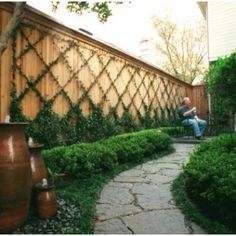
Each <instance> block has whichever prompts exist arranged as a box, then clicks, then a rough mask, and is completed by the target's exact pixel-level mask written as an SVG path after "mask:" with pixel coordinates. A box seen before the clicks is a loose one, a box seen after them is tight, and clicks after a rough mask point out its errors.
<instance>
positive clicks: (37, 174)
mask: <svg viewBox="0 0 236 236" xmlns="http://www.w3.org/2000/svg"><path fill="white" fill-rule="evenodd" d="M43 146H44V145H43V144H37V143H34V144H30V145H29V155H30V164H31V172H32V186H33V188H34V187H35V186H36V184H37V183H40V182H42V179H44V178H46V179H47V177H48V176H47V170H46V166H45V163H44V159H43V157H42V155H41V151H42V148H43Z"/></svg>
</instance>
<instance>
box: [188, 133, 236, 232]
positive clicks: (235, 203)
mask: <svg viewBox="0 0 236 236" xmlns="http://www.w3.org/2000/svg"><path fill="white" fill-rule="evenodd" d="M235 146H236V142H235V140H234V139H232V136H231V135H229V134H225V135H221V136H219V137H217V138H214V139H212V140H210V141H207V142H204V143H202V144H201V145H199V146H197V148H196V149H195V151H194V153H193V154H192V155H191V158H190V162H189V163H188V164H187V165H186V166H185V167H184V175H185V177H186V185H185V188H186V191H187V193H188V195H189V196H190V197H191V198H192V199H193V200H194V201H195V202H196V203H197V204H198V205H199V206H200V207H201V208H202V209H203V210H204V211H205V212H207V214H209V215H210V216H212V217H215V218H217V219H219V220H220V221H221V222H223V223H224V224H227V225H229V226H230V227H234V230H236V226H235V225H234V226H233V222H235V221H236V188H235V186H236V148H235Z"/></svg>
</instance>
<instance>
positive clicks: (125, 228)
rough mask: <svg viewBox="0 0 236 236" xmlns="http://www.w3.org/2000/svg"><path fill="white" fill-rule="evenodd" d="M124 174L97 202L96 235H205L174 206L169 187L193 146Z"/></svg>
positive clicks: (178, 145)
mask: <svg viewBox="0 0 236 236" xmlns="http://www.w3.org/2000/svg"><path fill="white" fill-rule="evenodd" d="M174 146H175V148H176V152H175V153H173V154H170V155H167V156H165V157H163V158H161V159H159V160H154V161H149V162H147V163H145V164H142V165H140V166H137V167H135V168H134V169H131V170H128V171H125V172H123V173H121V174H120V175H118V176H117V177H116V178H115V179H113V180H112V181H110V182H109V183H108V184H107V185H106V186H105V187H104V189H103V191H102V193H101V196H100V199H99V200H98V201H97V223H96V225H95V232H94V233H95V234H204V233H205V232H204V231H203V230H202V229H201V228H200V227H198V226H197V225H196V224H194V223H191V222H189V221H188V220H187V219H185V217H184V215H183V214H182V213H181V211H180V210H179V209H178V208H177V207H176V206H175V204H174V202H173V199H172V195H171V192H170V187H171V183H172V181H173V180H174V179H175V178H176V176H177V175H178V173H179V172H180V171H181V168H180V165H181V164H182V163H186V162H187V161H188V158H189V156H188V154H189V152H191V151H192V149H193V147H194V145H192V144H174Z"/></svg>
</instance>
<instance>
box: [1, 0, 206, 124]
mask: <svg viewBox="0 0 236 236" xmlns="http://www.w3.org/2000/svg"><path fill="white" fill-rule="evenodd" d="M13 8H14V4H9V3H0V29H3V28H4V27H5V26H6V24H7V22H8V21H9V19H10V18H11V16H12V11H13ZM11 91H15V92H16V97H17V100H18V101H19V102H20V105H21V107H22V110H23V113H24V114H25V115H27V116H28V117H30V118H34V117H35V116H36V115H37V113H38V112H39V111H40V109H41V108H42V106H43V104H44V103H45V102H46V101H48V100H50V101H51V102H52V104H53V105H52V107H53V110H54V111H55V112H56V113H57V114H59V115H61V116H63V115H65V114H66V113H67V112H68V111H69V110H70V108H71V107H72V106H73V105H76V106H79V107H80V108H81V109H82V111H83V113H84V114H89V112H90V108H91V107H92V106H93V105H96V104H100V105H101V106H102V107H103V111H104V113H105V114H107V113H108V112H109V109H110V108H111V107H113V108H115V109H116V111H117V113H118V114H119V115H121V114H122V113H123V111H124V109H129V111H130V112H131V113H132V115H133V116H134V117H137V114H138V112H140V113H141V114H144V112H145V108H146V107H149V108H150V107H151V108H153V109H158V110H159V112H160V113H161V112H164V113H165V115H166V116H168V115H170V114H172V113H174V112H175V111H176V107H177V106H179V104H180V102H181V100H182V98H183V97H185V96H189V97H190V98H191V99H192V100H193V103H196V106H197V109H198V110H199V111H200V113H201V115H203V116H204V117H206V113H207V98H206V95H205V93H204V87H203V86H197V87H193V86H191V85H189V84H187V83H185V82H183V81H180V80H178V79H176V78H175V77H173V76H171V75H169V74H168V73H166V72H164V71H162V70H160V69H158V68H156V67H154V66H152V65H149V64H147V63H145V62H143V61H141V60H139V59H137V58H135V57H133V56H130V55H128V54H127V53H125V52H122V51H120V50H118V49H116V48H114V47H111V46H109V45H107V44H105V43H103V42H100V41H98V40H95V39H93V38H92V37H89V36H87V35H84V34H81V33H79V32H77V31H74V30H72V29H69V28H67V27H66V26H63V25H61V24H59V23H57V22H55V21H54V20H52V19H50V18H49V17H46V16H45V15H42V14H41V13H39V12H37V11H35V10H33V9H32V8H30V7H27V8H26V10H25V17H24V20H23V21H22V22H21V24H20V25H19V27H18V28H17V30H16V32H15V34H14V35H13V37H12V38H11V39H10V40H9V44H8V48H7V50H6V51H5V52H4V54H3V55H2V57H1V63H0V98H1V100H0V106H1V108H0V119H1V121H3V120H4V118H5V116H6V115H7V114H9V106H10V102H11V99H12V97H11V95H10V94H11Z"/></svg>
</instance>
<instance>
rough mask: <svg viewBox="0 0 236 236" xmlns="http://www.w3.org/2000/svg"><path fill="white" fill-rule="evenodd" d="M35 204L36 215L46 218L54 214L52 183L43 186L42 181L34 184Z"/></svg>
mask: <svg viewBox="0 0 236 236" xmlns="http://www.w3.org/2000/svg"><path fill="white" fill-rule="evenodd" d="M36 189H37V191H36V206H37V213H38V217H39V218H41V219H47V218H49V217H51V216H53V215H55V214H56V210H57V200H56V193H55V188H54V185H53V184H48V185H46V186H43V185H42V183H38V184H36Z"/></svg>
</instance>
